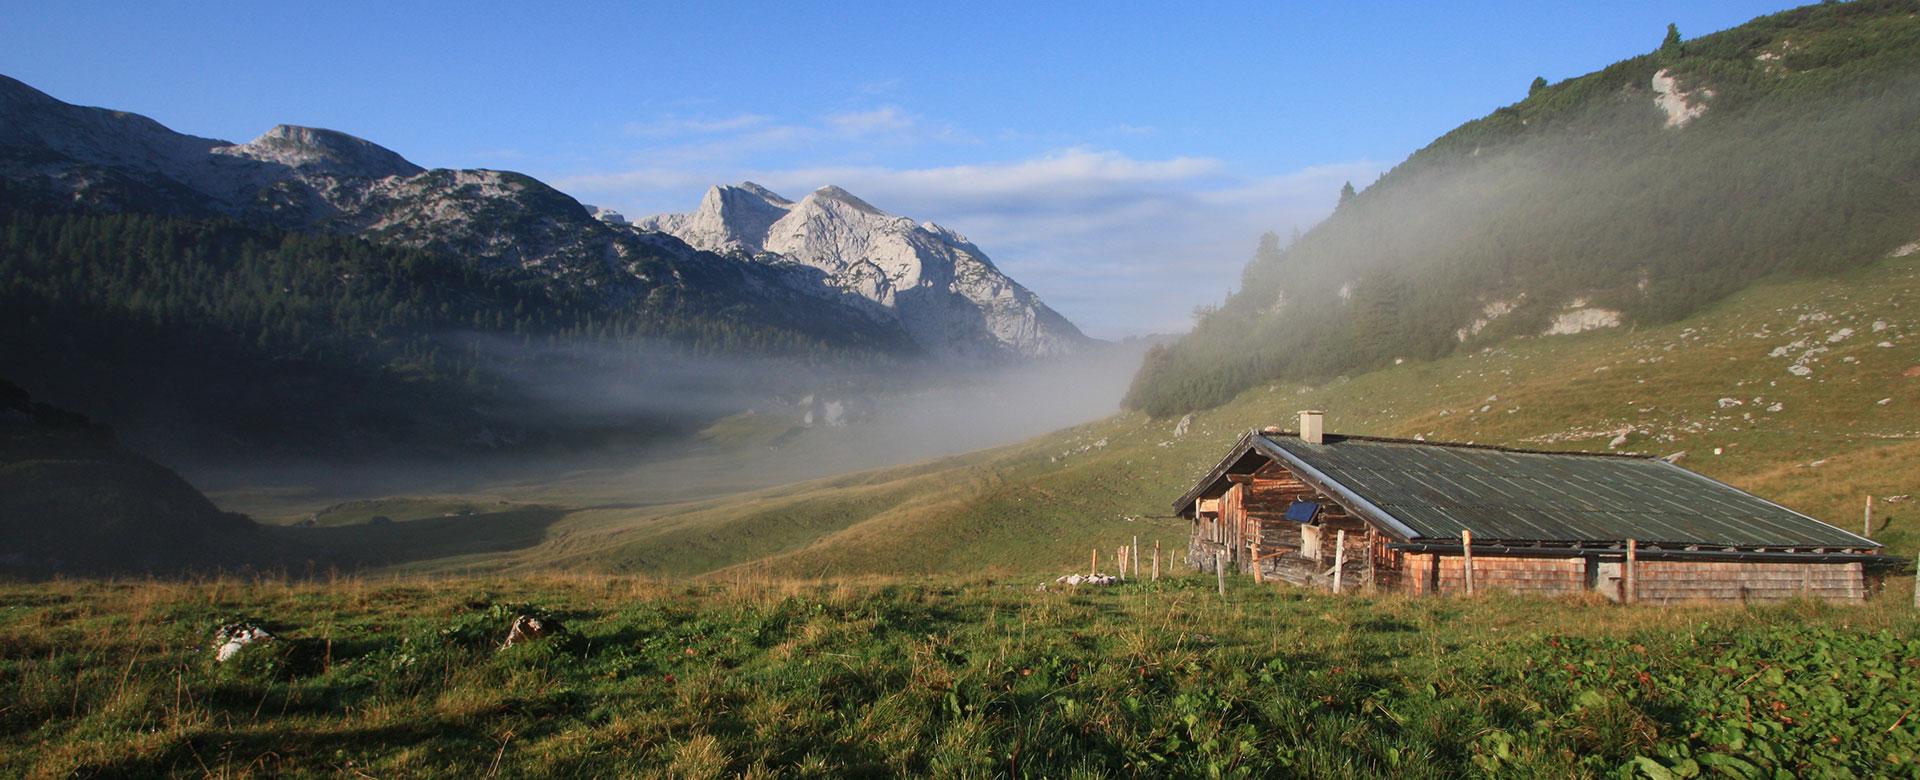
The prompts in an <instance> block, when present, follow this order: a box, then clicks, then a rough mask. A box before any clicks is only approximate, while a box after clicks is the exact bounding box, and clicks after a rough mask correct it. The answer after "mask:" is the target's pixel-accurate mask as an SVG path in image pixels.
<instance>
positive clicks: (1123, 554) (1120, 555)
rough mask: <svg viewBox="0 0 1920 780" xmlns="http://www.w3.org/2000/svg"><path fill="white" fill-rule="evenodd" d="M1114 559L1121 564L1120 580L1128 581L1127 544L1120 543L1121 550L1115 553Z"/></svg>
mask: <svg viewBox="0 0 1920 780" xmlns="http://www.w3.org/2000/svg"><path fill="white" fill-rule="evenodd" d="M1113 560H1114V562H1115V563H1118V564H1120V574H1119V577H1120V580H1121V581H1122V582H1124V581H1126V579H1127V546H1126V545H1124V544H1123V545H1120V550H1119V551H1118V552H1115V553H1114V554H1113Z"/></svg>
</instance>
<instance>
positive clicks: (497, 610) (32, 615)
mask: <svg viewBox="0 0 1920 780" xmlns="http://www.w3.org/2000/svg"><path fill="white" fill-rule="evenodd" d="M1213 584H1214V583H1213V582H1212V580H1211V579H1207V578H1185V577H1168V578H1164V579H1162V580H1161V581H1159V582H1153V583H1132V584H1127V585H1123V586H1119V587H1116V588H1111V589H1102V590H1088V591H1082V592H1065V593H1062V592H1038V591H1036V590H1035V589H1034V585H1035V582H1034V581H1033V580H1031V579H1027V580H1018V581H999V582H996V581H991V580H986V579H964V580H911V581H909V580H898V579H868V580H860V581H842V582H839V583H817V582H802V581H776V580H764V579H754V578H748V577H737V578H733V579H730V580H728V579H708V580H704V581H678V582H672V581H663V580H656V579H641V578H628V577H617V576H603V575H575V576H561V575H527V576H521V577H515V578H510V579H509V578H417V577H415V578H398V579H359V578H355V579H341V580H336V581H331V582H317V581H305V582H300V581H287V580H252V581H243V580H238V579H212V580H203V581H198V582H132V581H125V582H107V581H91V582H76V581H67V582H50V583H40V584H9V585H0V775H8V776H17V775H24V776H34V777H55V776H74V775H78V776H96V775H103V776H124V775H150V774H175V775H220V776H236V777H239V776H281V775H325V776H348V775H352V776H382V777H384V776H422V775H435V776H447V775H458V776H468V777H491V776H626V775H634V774H641V775H671V776H683V777H714V776H719V775H723V774H724V775H730V774H745V775H750V776H775V775H780V776H786V775H793V776H815V777H846V776H901V775H914V776H918V775H932V776H1028V775H1031V776H1054V777H1059V776H1076V777H1098V776H1116V775H1121V776H1132V775H1157V776H1227V777H1264V776H1276V775H1278V776H1287V775H1297V776H1313V777H1327V776H1393V777H1403V776H1414V777H1456V776H1466V775H1493V774H1502V775H1517V776H1551V777H1597V776H1628V775H1640V774H1643V775H1645V776H1650V777H1689V776H1693V775H1695V774H1701V773H1705V774H1711V773H1713V770H1719V771H1720V772H1722V773H1725V774H1729V775H1732V776H1735V777H1759V776H1822V775H1849V774H1857V775H1882V776H1892V775H1911V774H1913V773H1914V772H1916V771H1920V763H1916V762H1920V717H1916V716H1917V715H1920V713H1916V711H1915V702H1920V674H1916V668H1917V667H1920V617H1916V613H1915V612H1914V611H1913V610H1912V609H1911V607H1910V606H1908V605H1907V601H1906V594H1905V593H1903V592H1890V593H1887V594H1883V595H1882V596H1881V597H1880V598H1878V599H1875V600H1874V601H1872V602H1870V603H1869V604H1867V605H1865V606H1858V607H1833V606H1827V605H1823V604H1815V603H1788V604H1784V605H1778V606H1769V607H1753V608H1738V607H1724V606H1698V607H1674V608H1664V609H1655V608H1633V607H1620V606H1615V605H1611V604H1607V603H1603V602H1599V601H1541V600H1531V599H1521V598H1510V597H1503V596H1499V595H1491V596H1482V597H1478V598H1474V599H1425V600H1416V599H1406V598H1401V597H1384V596H1367V595H1350V596H1346V597H1334V596H1327V595H1320V594H1309V593H1305V592H1301V591H1296V590H1289V589H1285V588H1267V589H1256V588H1255V586H1253V585H1251V584H1250V583H1246V582H1235V583H1233V584H1232V587H1231V588H1230V590H1229V595H1228V597H1227V598H1226V599H1224V600H1223V599H1221V598H1220V597H1219V596H1217V595H1215V593H1214V592H1213ZM527 612H545V613H547V614H550V615H552V616H556V617H558V618H559V619H560V620H561V621H563V622H564V624H565V625H566V626H568V627H570V631H569V632H568V634H567V635H565V636H563V637H562V638H560V639H547V640H542V641H537V642H535V643H532V644H530V645H521V646H517V647H514V648H511V649H507V650H500V649H498V643H499V642H500V640H501V639H502V638H503V637H504V636H505V634H506V630H507V625H508V622H509V621H510V620H511V619H512V618H513V616H514V615H515V614H519V613H527ZM241 618H245V619H252V620H256V621H259V622H260V623H262V624H263V625H265V626H266V627H268V628H269V629H271V630H273V631H274V632H275V633H276V634H278V636H279V639H278V640H276V641H274V642H271V643H268V644H265V645H258V646H254V647H250V648H247V649H245V650H242V651H241V653H240V655H239V656H238V658H237V659H236V660H234V661H232V662H230V663H228V664H226V665H219V664H216V663H214V660H213V653H212V651H211V646H210V641H211V637H212V634H213V632H214V631H215V629H216V627H218V626H219V625H221V624H222V623H224V622H227V621H230V620H235V619H241Z"/></svg>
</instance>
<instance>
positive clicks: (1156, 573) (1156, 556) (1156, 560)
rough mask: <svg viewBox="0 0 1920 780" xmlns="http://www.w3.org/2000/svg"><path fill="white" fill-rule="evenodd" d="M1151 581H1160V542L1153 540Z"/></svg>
mask: <svg viewBox="0 0 1920 780" xmlns="http://www.w3.org/2000/svg"><path fill="white" fill-rule="evenodd" d="M1153 579H1154V581H1155V582H1158V581H1159V580H1160V540H1159V539H1155V540H1153Z"/></svg>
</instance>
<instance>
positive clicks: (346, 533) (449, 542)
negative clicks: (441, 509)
mask: <svg viewBox="0 0 1920 780" xmlns="http://www.w3.org/2000/svg"><path fill="white" fill-rule="evenodd" d="M571 511H573V510H568V509H559V508H555V507H544V506H532V507H514V508H512V509H507V510H504V511H500V512H488V513H485V514H476V515H466V516H462V517H433V518H427V519H423V520H409V521H406V522H400V523H389V524H384V525H368V524H364V523H362V524H355V525H340V526H323V527H317V528H292V527H272V528H269V529H268V530H269V532H270V533H272V535H273V536H274V537H276V538H278V539H280V540H282V541H285V542H287V543H289V544H290V545H291V546H293V547H294V548H295V549H296V550H298V551H301V552H304V553H306V554H308V555H309V556H310V557H311V560H313V562H315V563H318V564H321V565H337V566H348V567H358V566H392V565H396V564H403V563H417V562H421V561H430V560H435V559H439V558H455V557H459V556H464V555H480V554H486V553H502V552H512V551H514V550H524V549H526V548H529V547H532V546H534V545H537V544H539V543H540V542H542V541H544V540H545V539H546V536H547V529H548V528H550V527H552V526H553V524H554V523H557V522H559V521H560V519H561V518H563V517H566V516H567V515H568V514H569V513H570V512H571Z"/></svg>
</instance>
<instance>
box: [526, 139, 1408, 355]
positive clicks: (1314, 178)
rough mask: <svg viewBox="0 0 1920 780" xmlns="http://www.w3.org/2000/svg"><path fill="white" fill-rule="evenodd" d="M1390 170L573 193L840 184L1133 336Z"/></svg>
mask: <svg viewBox="0 0 1920 780" xmlns="http://www.w3.org/2000/svg"><path fill="white" fill-rule="evenodd" d="M886 123H887V122H886V121H882V120H879V119H876V120H874V121H873V122H871V123H869V125H885V124H886ZM1381 169H1382V168H1381V166H1380V165H1378V164H1375V163H1371V162H1355V163H1347V164H1340V165H1327V166H1318V167H1313V168H1307V169H1303V170H1300V171H1295V172H1291V173H1287V174H1283V175H1275V176H1250V175H1245V174H1241V173H1237V172H1235V171H1233V169H1232V166H1230V165H1229V164H1227V163H1226V162H1224V161H1222V160H1217V159H1212V158H1207V157H1172V158H1167V159H1158V160H1146V159H1136V158H1133V157H1130V156H1127V155H1124V154H1121V153H1118V152H1113V151H1103V150H1095V149H1087V148H1069V149H1063V150H1059V151H1056V152H1053V153H1050V154H1045V155H1041V156H1038V157H1033V158H1029V159H1022V160H1014V161H1010V162H1004V163H995V164H979V165H953V166H940V167H924V168H895V167H886V166H878V165H875V166H860V165H854V166H822V167H799V168H771V169H767V168H760V169H756V168H752V167H748V166H738V167H735V168H733V169H732V172H731V174H730V175H713V174H711V173H710V174H708V175H705V176H693V175H688V174H683V173H679V172H678V171H677V169H673V168H652V169H643V170H635V171H627V172H622V173H614V174H605V175H595V176H580V177H574V178H571V179H563V180H561V181H560V182H559V186H560V187H561V188H562V189H566V190H569V191H571V192H575V193H576V194H579V195H581V196H583V198H584V199H587V200H590V201H592V202H596V203H603V204H605V205H610V206H614V207H616V208H620V209H622V210H623V211H629V213H630V214H644V213H649V212H650V211H657V210H662V209H666V210H685V209H690V208H692V207H693V205H694V204H695V203H696V202H697V201H698V199H699V193H700V192H701V191H704V190H705V189H706V187H707V186H710V185H712V184H715V183H719V182H721V181H739V180H742V179H751V180H753V181H757V182H760V183H762V184H765V185H767V186H769V187H771V188H772V189H774V190H775V191H778V192H782V193H784V194H787V195H788V196H790V197H794V196H799V195H802V194H805V193H806V192H807V191H810V190H812V189H814V188H816V187H819V186H822V185H825V184H838V185H840V186H842V187H845V188H846V189H848V190H849V191H851V192H853V193H855V194H857V195H859V196H860V197H862V198H863V199H865V200H867V201H868V202H871V203H873V204H875V205H877V206H879V207H880V208H882V209H885V210H887V211H890V212H892V213H896V214H904V215H908V216H911V217H914V218H916V219H921V220H931V221H935V222H939V223H940V224H942V225H945V226H947V227H950V228H953V229H955V230H958V231H960V232H961V233H964V234H966V235H967V236H968V237H969V238H971V239H973V241H974V242H975V243H976V244H978V245H979V246H980V247H981V248H982V249H983V250H985V251H986V252H987V254H988V255H989V256H991V257H992V258H993V259H994V261H995V262H996V263H998V264H999V265H1000V266H1001V268H1002V269H1003V270H1005V271H1006V272H1007V273H1008V274H1010V275H1011V276H1013V277H1014V278H1015V279H1017V280H1019V281H1020V282H1021V283H1023V284H1025V285H1027V286H1028V287H1030V288H1032V289H1033V290H1034V291H1035V292H1037V293H1039V294H1040V296H1041V297H1042V298H1043V299H1045V300H1046V301H1047V302H1048V303H1049V304H1050V305H1052V306H1053V307H1054V308H1055V309H1058V310H1059V311H1060V312H1061V313H1062V314H1065V315H1066V316H1067V317H1068V318H1069V319H1072V320H1073V321H1074V322H1075V323H1077V324H1079V325H1080V326H1081V327H1082V328H1084V329H1086V330H1087V331H1088V332H1090V333H1092V334H1093V335H1096V336H1102V337H1119V336H1125V335H1131V334H1137V333H1145V332H1165V331H1176V330H1184V329H1185V328H1186V327H1187V326H1188V325H1189V324H1190V323H1189V313H1190V312H1191V311H1192V309H1193V308H1194V307H1195V306H1197V305H1200V304H1203V303H1214V302H1218V301H1219V300H1220V298H1221V297H1222V296H1223V295H1224V294H1225V292H1226V291H1227V289H1228V288H1229V287H1230V286H1232V285H1234V284H1237V283H1238V281H1239V275H1240V269H1241V268H1242V267H1243V266H1245V264H1246V262H1247V260H1248V258H1250V257H1251V256H1252V254H1253V249H1254V247H1255V245H1256V243H1257V242H1258V240H1259V236H1260V234H1261V233H1263V232H1265V231H1268V230H1274V231H1279V232H1280V233H1281V234H1282V235H1285V234H1286V233H1288V232H1289V231H1291V230H1292V229H1294V228H1296V227H1297V228H1302V229H1304V228H1305V227H1307V226H1308V225H1311V224H1312V223H1314V222H1316V221H1318V220H1320V219H1321V218H1322V217H1324V216H1325V215H1326V214H1327V213H1328V212H1329V211H1330V210H1331V209H1332V207H1333V204H1334V201H1335V199H1336V197H1337V193H1338V192H1339V189H1340V185H1341V183H1342V182H1345V181H1357V182H1367V181H1372V180H1373V179H1374V177H1375V176H1376V175H1378V173H1379V172H1380V170H1381ZM663 204H664V205H663ZM636 207H637V208H636Z"/></svg>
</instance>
